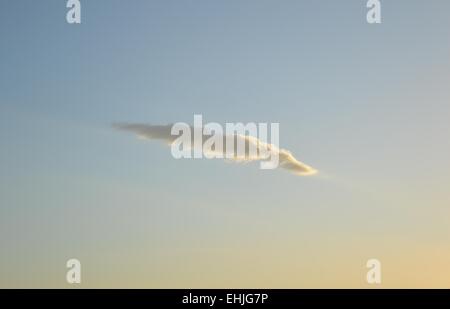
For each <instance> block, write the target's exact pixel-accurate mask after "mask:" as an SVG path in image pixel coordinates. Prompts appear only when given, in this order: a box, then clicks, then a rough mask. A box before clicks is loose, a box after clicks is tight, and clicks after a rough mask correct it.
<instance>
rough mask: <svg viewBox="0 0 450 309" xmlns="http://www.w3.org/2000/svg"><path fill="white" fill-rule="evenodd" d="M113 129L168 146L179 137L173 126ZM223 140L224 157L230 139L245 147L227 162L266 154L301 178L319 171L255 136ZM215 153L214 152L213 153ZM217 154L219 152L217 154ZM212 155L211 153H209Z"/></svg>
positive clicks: (136, 125) (258, 158)
mask: <svg viewBox="0 0 450 309" xmlns="http://www.w3.org/2000/svg"><path fill="white" fill-rule="evenodd" d="M113 127H114V128H116V129H118V130H122V131H129V132H133V133H134V134H136V135H137V136H138V137H140V138H144V139H150V140H160V141H162V142H165V143H167V144H168V145H171V144H172V143H173V142H174V141H175V140H176V139H177V138H178V136H177V135H172V134H171V129H172V124H169V125H147V124H140V123H115V124H113ZM194 130H201V129H199V128H192V127H191V132H194ZM200 134H201V135H202V138H203V139H202V140H203V141H205V140H207V139H208V138H210V137H211V136H210V135H204V134H203V131H202V132H201V133H200ZM193 136H194V133H192V134H191V148H194V141H193ZM222 138H223V145H224V149H223V150H221V154H222V155H223V156H226V155H227V154H229V150H228V149H227V147H226V145H227V142H226V141H227V140H229V139H230V138H231V139H232V142H233V141H234V143H235V144H234V145H237V143H239V142H242V143H243V144H244V145H245V155H244V156H242V155H241V156H238V155H237V154H236V153H233V154H232V155H231V159H230V157H227V159H226V160H231V161H234V162H252V161H264V160H267V156H264V157H263V156H262V155H261V154H262V153H264V151H265V153H266V155H267V154H270V155H271V156H274V155H275V156H278V158H279V166H278V167H280V168H283V169H285V170H288V171H290V172H292V173H294V174H296V175H301V176H309V175H314V174H317V173H318V171H317V170H316V169H314V168H312V167H311V166H308V165H306V164H305V163H303V162H300V161H298V160H297V159H296V158H295V157H294V156H293V155H292V153H291V152H290V151H288V150H286V149H282V148H278V147H276V146H275V145H273V144H267V143H264V142H262V141H261V140H259V139H257V138H256V137H253V136H248V135H238V134H235V135H232V136H230V135H222ZM250 147H255V148H254V149H257V152H256V154H250V152H249V149H250ZM235 148H236V146H235V147H233V151H235ZM212 152H213V153H214V150H213V151H212ZM215 153H216V154H217V153H218V152H215ZM209 154H211V152H210V153H209ZM205 155H206V154H205Z"/></svg>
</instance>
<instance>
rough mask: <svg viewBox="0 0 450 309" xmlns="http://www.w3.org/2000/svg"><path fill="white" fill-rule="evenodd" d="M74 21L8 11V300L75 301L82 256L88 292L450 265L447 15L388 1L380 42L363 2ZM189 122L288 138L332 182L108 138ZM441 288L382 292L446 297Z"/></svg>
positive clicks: (88, 11) (181, 4)
mask: <svg viewBox="0 0 450 309" xmlns="http://www.w3.org/2000/svg"><path fill="white" fill-rule="evenodd" d="M81 3H82V24H81V25H69V24H67V23H66V20H65V13H66V11H67V9H66V7H65V1H8V2H2V3H1V4H0V37H1V42H2V44H1V46H2V48H1V49H0V64H1V65H0V67H1V69H0V147H1V149H2V151H1V153H0V168H1V170H2V173H1V174H0V214H1V216H0V223H1V225H0V232H1V233H0V235H1V236H0V244H1V246H2V248H3V250H2V251H3V252H5V254H3V255H2V257H1V265H0V270H1V272H2V274H4V273H6V275H4V276H1V278H2V279H0V286H6V285H15V286H65V282H64V280H63V279H64V278H65V277H64V272H65V268H64V265H65V261H66V260H67V259H68V258H71V257H79V258H80V260H81V261H82V263H83V265H85V267H86V269H88V270H90V271H91V272H90V274H91V275H90V277H89V275H87V276H88V277H87V278H88V279H86V283H85V284H86V285H87V286H94V287H97V286H133V285H136V286H145V287H179V286H180V287H229V285H231V286H237V285H239V286H244V287H249V286H250V287H252V286H258V287H260V286H261V287H304V286H311V285H312V286H326V287H329V286H332V287H333V286H337V287H341V286H344V287H345V286H358V287H359V286H364V283H361V282H360V281H359V279H358V278H359V277H358V276H359V275H360V274H359V271H360V269H359V268H358V267H360V265H364V264H365V260H364V259H367V258H371V257H374V256H380V259H382V261H383V258H384V261H386V264H387V265H388V267H392V269H393V270H395V269H397V270H398V269H400V270H402V269H403V268H402V267H405V266H404V264H401V262H400V261H402V260H405V259H408V258H410V259H411V261H412V262H411V263H412V265H413V267H414V266H417V265H416V264H417V263H419V261H421V260H423V259H428V260H433V259H436V257H435V256H434V255H433V256H427V254H426V252H435V251H436V250H437V252H438V253H436V255H437V259H438V260H440V259H444V257H449V256H450V248H449V247H448V236H449V232H450V230H449V228H448V226H450V225H449V224H448V223H449V222H448V218H450V213H449V209H448V205H449V196H448V193H447V187H448V182H449V181H450V179H449V172H450V168H449V164H448V157H449V152H450V142H449V141H450V139H449V138H448V132H449V129H450V128H449V125H448V118H449V115H450V106H449V99H450V93H449V89H448V84H449V81H450V78H449V67H450V63H449V57H448V55H449V54H450V40H449V38H450V25H449V23H450V20H449V19H448V13H449V12H450V3H449V2H448V1H439V0H434V1H432V4H431V3H429V2H425V1H400V0H399V1H383V6H382V14H383V15H382V18H383V23H382V24H381V25H369V24H367V23H366V20H365V14H366V10H367V9H366V7H365V1H356V0H355V1H339V2H338V1H320V2H319V1H281V2H279V1H277V2H276V1H220V2H218V1H215V2H211V1H190V2H186V1H133V2H132V3H126V4H125V3H124V2H123V1H103V0H102V1H81ZM194 114H202V115H203V118H204V119H205V121H208V122H209V121H214V122H221V123H225V122H239V121H242V122H279V123H280V140H281V146H282V147H284V148H287V149H289V150H291V151H292V152H293V153H294V155H296V157H297V156H298V157H299V158H300V159H301V160H302V161H304V162H306V163H308V164H311V165H312V166H314V167H316V168H318V169H319V170H320V171H321V174H322V175H324V176H326V177H295V176H293V175H291V174H289V173H286V172H283V171H263V170H259V169H258V168H257V166H256V165H250V166H240V165H233V164H225V163H223V162H221V161H217V160H213V161H210V160H174V159H173V158H172V157H171V156H170V149H168V148H165V147H161V145H159V144H158V143H153V142H143V141H141V140H137V139H135V138H134V137H133V136H130V135H128V134H124V133H123V132H117V131H115V130H113V129H112V128H111V123H113V122H117V121H124V122H143V123H151V124H168V123H172V122H177V121H183V122H192V121H193V115H194ZM430 247H431V248H430ZM342 248H344V249H345V250H343V249H342ZM398 248H403V249H402V250H403V251H401V250H400V249H398ZM420 248H423V250H421V249H420ZM436 248H438V249H436ZM433 250H434V251H433ZM280 252H283V254H285V256H284V255H281V254H280ZM343 252H345V254H344V253H343ZM417 252H422V253H421V254H422V255H420V254H418V253H417ZM424 252H425V253H424ZM324 256H330V257H335V258H332V261H330V260H326V259H325V258H324ZM319 257H321V258H319ZM322 258H323V259H324V260H323V261H322ZM254 259H258V261H259V262H258V263H256V265H259V266H261V267H264V269H266V271H263V272H262V273H261V272H258V275H255V273H253V272H252V271H251V270H248V269H249V268H248V267H249V265H250V264H251V265H255V264H254V262H252V261H254ZM280 260H284V263H283V264H284V265H285V266H283V267H285V268H286V269H284V270H280V269H279V268H277V267H278V266H279V263H280V262H279V261H280ZM297 263H299V264H301V265H303V266H302V267H304V268H302V267H300V266H298V264H297ZM358 263H359V264H358ZM415 263H416V264H415ZM119 265H121V266H120V269H121V270H120V271H119V270H118V269H117V268H118V266H119ZM180 265H182V266H180ZM201 265H203V266H201ZM205 265H206V266H205ZM208 265H211V266H210V267H211V268H208ZM212 265H214V267H213V266H212ZM277 265H278V266H277ZM308 265H309V266H308ZM402 265H403V266H402ZM436 265H440V264H439V263H436ZM60 266H61V267H60ZM177 267H180V269H178V268H177ZM202 267H203V268H202ZM231 267H234V268H235V269H237V270H240V272H238V271H237V270H236V272H237V273H239V274H240V275H236V274H235V273H234V272H227V271H225V270H226V269H228V268H231ZM326 267H330V268H333V267H334V268H333V269H342V270H341V271H342V274H341V273H340V272H337V273H336V274H335V275H333V276H330V277H324V275H323V274H322V273H321V272H314V271H313V270H314V269H323V268H326ZM396 267H397V268H396ZM436 267H437V266H436ZM250 269H251V267H250ZM287 269H291V271H292V269H294V270H293V273H294V274H295V276H296V279H295V280H293V279H292V278H290V277H289V278H288V277H287V276H286V274H288V273H289V271H288V270H287ZM400 270H398V273H400V274H403V273H402V271H400ZM198 272H200V273H202V276H201V279H200V277H196V275H194V273H198ZM405 272H407V268H406V269H405ZM430 272H431V273H432V274H435V273H436V274H438V273H439V274H444V275H445V274H447V275H448V274H449V273H450V270H449V268H448V266H447V268H446V269H444V270H442V269H440V270H439V271H438V269H437V268H436V269H432V270H431V271H430V270H427V271H418V272H417V274H416V277H414V278H412V279H411V278H409V279H408V280H407V279H405V276H402V275H395V273H396V272H395V271H392V277H391V278H392V279H391V281H388V282H387V284H388V285H389V286H394V287H397V286H401V287H403V286H407V285H408V284H410V285H412V286H420V285H421V284H422V285H423V284H425V285H432V286H445V287H448V280H447V281H445V279H442V278H443V277H442V278H440V277H439V278H437V277H433V276H431V279H430V278H428V277H426V273H430ZM61 274H62V275H61ZM88 274H89V272H88ZM231 274H233V275H236V276H234V277H232V276H231ZM350 274H353V275H350ZM444 275H442V276H444ZM229 276H230V277H229ZM436 276H438V275H436ZM342 277H346V278H347V279H345V280H344V279H342ZM361 277H363V276H361ZM425 277H426V278H425ZM5 278H7V279H5ZM106 278H107V279H106ZM269 278H272V279H271V280H269ZM387 278H389V277H387ZM447 278H448V276H447ZM387 280H388V279H387Z"/></svg>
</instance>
